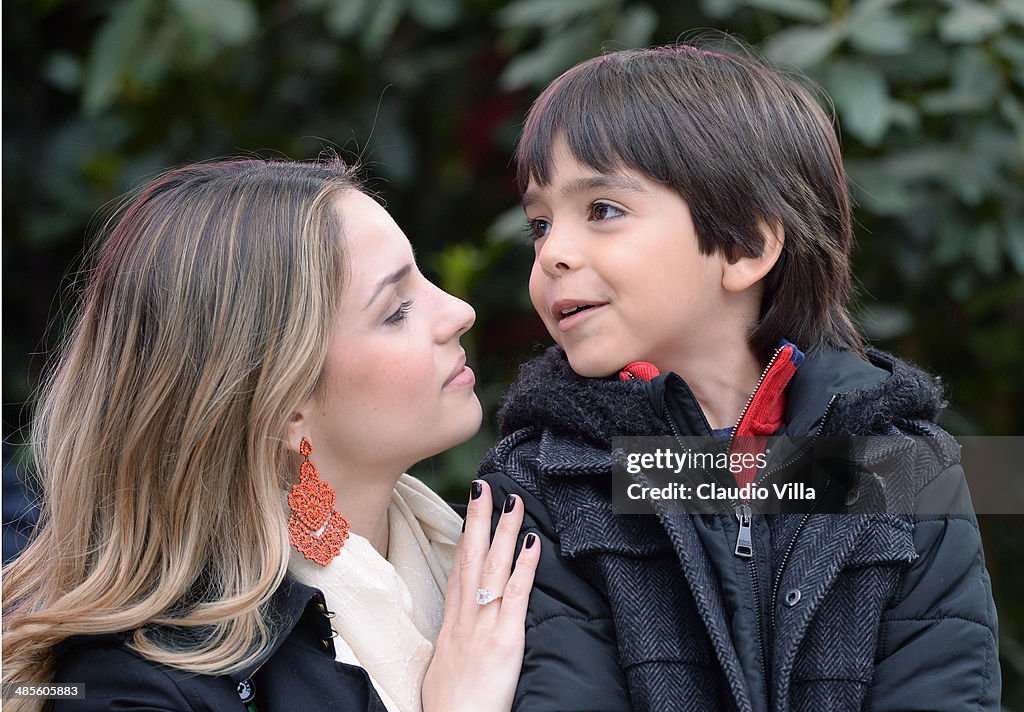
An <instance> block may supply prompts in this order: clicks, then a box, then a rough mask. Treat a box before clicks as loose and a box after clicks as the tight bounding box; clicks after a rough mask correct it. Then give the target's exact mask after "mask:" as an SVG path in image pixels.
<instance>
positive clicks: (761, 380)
mask: <svg viewBox="0 0 1024 712" xmlns="http://www.w3.org/2000/svg"><path fill="white" fill-rule="evenodd" d="M784 348H786V347H785V346H780V347H778V348H777V349H775V353H774V354H772V357H771V358H770V359H768V365H767V366H765V367H764V370H763V371H761V377H760V378H758V379H757V385H756V386H754V390H752V391H751V392H750V397H749V398H747V403H746V405H744V406H743V410H741V411H740V417H739V418H737V420H736V427H735V428H733V429H732V435H730V436H729V446H728V447H727V448H726V449H725V451H726V452H732V441H733V440H735V439H736V431H737V430H738V429H739V427H740V423H742V422H743V417H744V416H745V415H746V414H747V411H748V410H750V404H751V403H753V402H754V396H756V395H757V392H758V391H759V390H761V384H762V383H764V379H766V378H767V377H768V372H769V371H771V370H772V366H774V365H775V360H776V359H777V358H778V357H779V354H781V353H782V349H784Z"/></svg>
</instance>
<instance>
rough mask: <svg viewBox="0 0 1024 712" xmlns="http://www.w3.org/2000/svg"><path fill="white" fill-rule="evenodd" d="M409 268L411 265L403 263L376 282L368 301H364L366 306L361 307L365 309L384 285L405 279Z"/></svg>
mask: <svg viewBox="0 0 1024 712" xmlns="http://www.w3.org/2000/svg"><path fill="white" fill-rule="evenodd" d="M410 270H412V265H411V264H408V265H405V266H404V267H401V268H399V269H396V270H395V271H394V272H392V273H391V274H389V275H388V276H387V277H385V278H384V279H382V280H381V281H379V282H377V287H376V288H375V289H374V290H373V295H372V296H371V297H370V301H368V302H366V306H365V307H363V309H367V308H369V306H370V305H371V304H373V300H374V299H376V298H377V296H378V295H379V294H380V293H381V292H382V291H383V290H384V287H387V286H388V285H391V284H396V283H398V282H401V281H402V280H403V279H405V276H406V275H407V274H409V272H410Z"/></svg>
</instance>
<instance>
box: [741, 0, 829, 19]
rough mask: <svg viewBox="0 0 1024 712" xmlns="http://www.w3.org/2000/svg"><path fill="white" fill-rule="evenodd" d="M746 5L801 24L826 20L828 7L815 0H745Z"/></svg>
mask: <svg viewBox="0 0 1024 712" xmlns="http://www.w3.org/2000/svg"><path fill="white" fill-rule="evenodd" d="M746 4H747V5H749V6H751V7H756V8H758V9H760V10H767V11H768V12H771V13H774V14H776V15H781V16H782V17H788V18H790V19H793V20H799V21H801V22H825V21H826V20H828V5H826V4H825V3H822V2H818V1H817V0H747V3H746Z"/></svg>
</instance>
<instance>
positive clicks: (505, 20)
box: [497, 0, 607, 27]
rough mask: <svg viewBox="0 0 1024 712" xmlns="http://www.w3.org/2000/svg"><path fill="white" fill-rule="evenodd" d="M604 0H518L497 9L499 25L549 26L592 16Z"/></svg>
mask: <svg viewBox="0 0 1024 712" xmlns="http://www.w3.org/2000/svg"><path fill="white" fill-rule="evenodd" d="M606 4H607V3H606V2H603V1H602V0H558V2H551V0H518V1H517V2H513V3H511V4H509V5H506V6H505V7H503V8H502V9H501V10H499V11H498V15H497V21H498V26H499V27H523V26H528V27H551V26H552V25H560V24H562V23H564V22H567V21H568V20H572V19H575V18H578V17H592V16H593V15H594V14H596V13H598V12H600V11H601V10H602V9H603V7H602V6H604V5H606Z"/></svg>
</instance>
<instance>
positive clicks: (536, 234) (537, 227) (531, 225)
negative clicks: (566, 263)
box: [526, 218, 551, 241]
mask: <svg viewBox="0 0 1024 712" xmlns="http://www.w3.org/2000/svg"><path fill="white" fill-rule="evenodd" d="M549 232H551V223H549V222H548V221H547V220H545V219H544V218H534V219H533V220H527V221H526V233H527V234H528V235H529V236H530V239H531V240H532V241H537V240H540V239H542V238H545V237H547V235H548V233H549Z"/></svg>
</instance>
